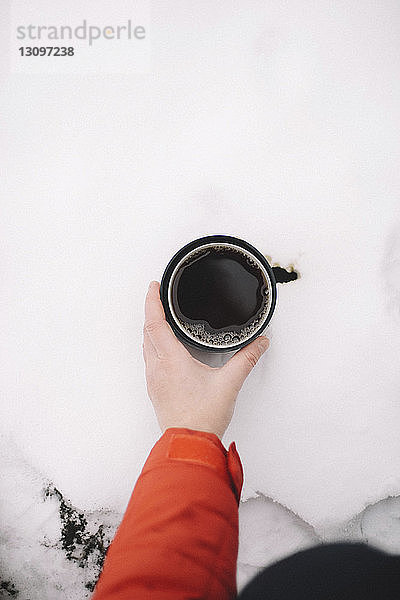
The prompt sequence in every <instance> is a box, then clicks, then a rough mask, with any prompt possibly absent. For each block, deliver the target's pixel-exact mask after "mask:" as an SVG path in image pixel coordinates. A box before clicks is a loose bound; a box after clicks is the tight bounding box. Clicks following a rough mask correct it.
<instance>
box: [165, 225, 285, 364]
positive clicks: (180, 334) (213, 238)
mask: <svg viewBox="0 0 400 600" xmlns="http://www.w3.org/2000/svg"><path fill="white" fill-rule="evenodd" d="M217 244H223V245H229V246H236V247H238V248H240V249H242V250H244V251H245V252H247V253H248V254H250V255H251V256H252V258H254V259H256V261H257V262H258V263H259V264H260V265H261V267H262V268H263V269H264V271H265V272H266V273H267V275H268V282H269V292H270V300H269V308H268V311H267V313H266V317H265V319H264V321H263V323H262V325H261V326H260V328H259V329H257V330H256V331H255V333H254V334H253V335H252V336H250V337H249V338H247V339H246V340H244V341H241V342H238V343H236V344H233V345H230V346H218V345H214V344H213V345H207V344H203V343H201V342H200V341H198V340H196V339H194V338H192V337H191V336H190V335H188V333H186V332H185V331H184V330H183V328H181V327H180V326H179V325H178V323H177V321H176V320H175V315H174V310H173V308H172V302H171V289H172V285H171V283H172V281H173V276H174V274H175V273H176V271H177V269H178V267H179V265H180V264H181V263H182V261H183V260H184V259H185V258H186V256H187V255H188V254H191V253H192V252H193V251H194V250H196V249H198V248H200V247H202V246H208V245H217ZM160 298H161V302H162V304H163V308H164V312H165V317H166V320H167V321H168V323H169V325H170V326H171V328H172V330H173V332H174V334H175V335H176V336H177V338H178V339H179V340H180V341H182V342H184V343H185V344H188V345H189V346H191V347H193V348H197V349H200V350H203V351H204V352H213V353H217V352H218V353H225V352H236V351H237V350H239V349H240V348H243V347H244V346H247V345H248V344H250V343H251V342H252V341H253V340H255V339H256V338H257V337H258V336H259V335H261V333H262V332H263V331H264V330H265V328H266V327H267V325H268V323H269V322H270V320H271V318H272V315H273V313H274V310H275V306H276V301H277V291H276V281H275V277H274V273H273V270H272V267H271V266H270V264H269V263H268V261H267V259H266V258H265V256H264V255H263V254H261V252H260V251H259V250H257V248H255V247H254V246H252V244H250V243H249V242H246V241H245V240H242V239H240V238H237V237H234V236H229V235H220V234H219V235H209V236H204V237H201V238H197V239H195V240H193V241H191V242H189V243H188V244H186V245H185V246H183V247H182V248H180V250H178V252H176V253H175V254H174V256H173V257H172V258H171V260H170V261H169V263H168V265H167V266H166V268H165V270H164V273H163V276H162V278H161V285H160Z"/></svg>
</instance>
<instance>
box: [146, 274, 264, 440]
mask: <svg viewBox="0 0 400 600" xmlns="http://www.w3.org/2000/svg"><path fill="white" fill-rule="evenodd" d="M268 346H269V340H268V338H267V337H265V336H259V337H258V338H257V339H256V340H254V341H253V342H251V344H248V345H247V346H245V347H244V348H242V349H241V350H239V351H238V352H236V354H234V356H232V358H231V359H230V360H229V361H228V362H227V363H226V364H225V365H224V366H223V367H220V368H213V367H209V366H208V365H205V364H203V363H201V362H200V361H198V360H196V359H195V358H194V357H193V356H192V355H191V354H190V352H189V351H188V350H187V349H186V348H185V346H184V345H183V344H182V343H181V342H180V341H179V340H178V338H177V337H176V336H175V334H174V332H173V331H172V329H171V326H170V325H169V323H168V322H167V321H166V319H165V313H164V308H163V305H162V303H161V300H160V284H159V283H158V281H152V282H151V283H150V286H149V289H148V292H147V296H146V302H145V323H144V328H143V356H144V361H145V365H146V382H147V391H148V394H149V397H150V400H151V402H152V404H153V406H154V410H155V413H156V416H157V420H158V423H159V425H160V428H161V431H162V432H163V433H164V431H165V430H166V429H168V428H169V427H187V428H188V429H197V430H201V431H208V432H210V433H215V434H216V435H217V436H218V437H219V438H220V439H222V436H223V435H224V433H225V430H226V428H227V427H228V425H229V423H230V421H231V418H232V415H233V411H234V407H235V401H236V398H237V395H238V393H239V390H240V388H241V387H242V384H243V382H244V380H245V379H246V377H247V375H248V374H249V373H250V371H251V370H252V369H253V367H254V366H255V365H256V363H257V361H258V359H259V358H260V357H261V356H262V354H263V353H264V352H265V350H267V348H268Z"/></svg>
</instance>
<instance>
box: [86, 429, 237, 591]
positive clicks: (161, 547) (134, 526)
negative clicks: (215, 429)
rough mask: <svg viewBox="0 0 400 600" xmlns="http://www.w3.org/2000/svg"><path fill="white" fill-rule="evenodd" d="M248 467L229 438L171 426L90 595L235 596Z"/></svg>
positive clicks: (156, 448) (150, 460)
mask: <svg viewBox="0 0 400 600" xmlns="http://www.w3.org/2000/svg"><path fill="white" fill-rule="evenodd" d="M242 485H243V469H242V464H241V461H240V458H239V455H238V453H237V451H236V447H235V443H234V442H232V443H231V445H230V446H229V450H228V451H227V450H226V449H225V448H224V446H223V445H222V443H221V441H220V439H219V438H218V437H217V436H216V435H215V434H213V433H207V432H204V431H195V430H193V429H186V428H183V427H171V428H169V429H167V430H166V431H165V432H164V434H163V435H162V436H161V438H160V439H159V440H158V441H157V442H156V443H155V445H154V446H153V448H152V450H151V452H150V454H149V456H148V458H147V460H146V462H145V464H144V466H143V469H142V471H141V473H140V476H139V478H138V480H137V482H136V485H135V487H134V490H133V492H132V495H131V498H130V500H129V504H128V507H127V509H126V511H125V515H124V517H123V519H122V522H121V524H120V526H119V528H118V530H117V532H116V534H115V537H114V539H113V541H112V543H111V544H110V546H109V549H108V552H107V555H106V559H105V561H104V565H103V570H102V573H101V575H100V578H99V581H98V582H97V585H96V588H95V591H94V595H93V596H92V600H133V598H138V599H139V598H140V600H184V599H185V600H187V599H188V598H197V599H204V600H217V599H218V600H228V599H229V600H230V599H232V598H235V597H236V594H237V589H236V561H237V553H238V505H239V501H240V494H241V490H242Z"/></svg>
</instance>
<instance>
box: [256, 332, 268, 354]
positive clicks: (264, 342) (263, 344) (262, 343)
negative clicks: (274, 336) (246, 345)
mask: <svg viewBox="0 0 400 600" xmlns="http://www.w3.org/2000/svg"><path fill="white" fill-rule="evenodd" d="M258 344H259V347H260V350H261V351H262V352H265V351H266V350H267V349H268V348H269V339H268V338H267V336H265V335H260V336H259V338H258Z"/></svg>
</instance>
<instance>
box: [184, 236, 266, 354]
mask: <svg viewBox="0 0 400 600" xmlns="http://www.w3.org/2000/svg"><path fill="white" fill-rule="evenodd" d="M265 277H266V275H265V274H264V272H263V271H262V270H261V268H260V266H259V265H258V263H257V262H256V261H255V260H254V259H253V258H252V257H251V256H250V255H249V254H247V253H246V252H245V251H244V250H239V249H238V248H237V247H235V246H226V245H213V246H208V247H205V248H200V249H198V250H195V251H194V252H193V253H192V254H190V255H189V256H188V257H187V258H186V259H185V261H184V262H183V263H182V264H181V265H180V267H179V268H178V270H177V272H176V274H175V277H174V279H173V282H172V305H173V309H174V311H175V314H176V317H177V319H178V321H179V324H180V325H181V327H182V328H183V330H184V331H185V332H186V333H188V334H189V335H190V336H191V337H193V338H195V339H196V340H198V341H200V342H203V343H206V344H208V345H210V344H211V345H218V346H229V345H234V344H236V343H238V342H241V341H244V340H245V339H247V338H250V337H251V336H252V335H253V333H254V332H255V331H256V330H257V329H258V328H259V327H260V326H261V325H262V323H263V321H264V320H265V318H266V316H267V313H268V307H269V286H268V282H267V280H266V278H265Z"/></svg>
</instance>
